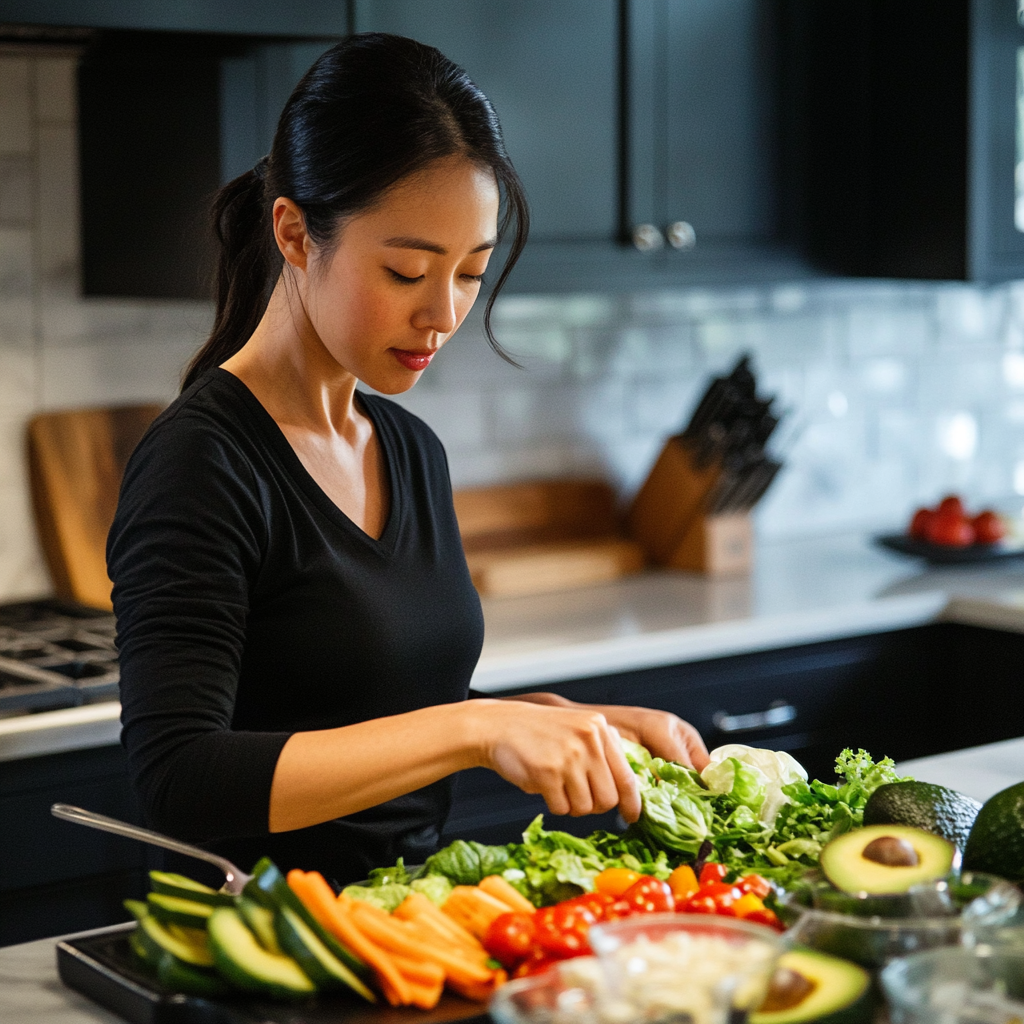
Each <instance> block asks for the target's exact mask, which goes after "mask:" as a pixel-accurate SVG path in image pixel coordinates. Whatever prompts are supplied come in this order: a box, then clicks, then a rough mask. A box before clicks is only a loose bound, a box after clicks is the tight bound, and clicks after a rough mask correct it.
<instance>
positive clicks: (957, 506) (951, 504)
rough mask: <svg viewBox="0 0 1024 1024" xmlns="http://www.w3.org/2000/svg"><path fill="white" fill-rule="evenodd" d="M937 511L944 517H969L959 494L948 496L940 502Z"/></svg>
mask: <svg viewBox="0 0 1024 1024" xmlns="http://www.w3.org/2000/svg"><path fill="white" fill-rule="evenodd" d="M935 511H936V512H939V513H941V514H943V515H947V516H955V517H956V518H957V519H963V518H965V517H966V515H967V513H966V512H965V511H964V503H963V500H962V499H961V497H960V495H958V494H947V495H946V497H944V498H943V499H942V501H940V502H939V505H938V508H937V509H936V510H935Z"/></svg>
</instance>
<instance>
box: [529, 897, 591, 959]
mask: <svg viewBox="0 0 1024 1024" xmlns="http://www.w3.org/2000/svg"><path fill="white" fill-rule="evenodd" d="M533 916H534V919H535V920H536V928H537V944H538V945H539V946H540V947H541V949H543V950H544V952H545V953H547V954H548V956H553V957H559V958H561V959H563V960H565V959H568V958H569V957H573V956H583V955H586V954H587V953H589V952H590V943H589V942H588V941H587V932H589V931H590V926H591V925H592V924H597V915H596V914H595V913H594V912H593V910H591V909H590V907H588V906H587V905H586V904H584V903H577V902H576V901H575V900H566V901H565V902H564V903H556V904H555V905H554V906H553V907H544V908H543V909H541V910H538V911H537V913H536V914H534V915H533Z"/></svg>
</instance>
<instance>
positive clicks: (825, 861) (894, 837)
mask: <svg viewBox="0 0 1024 1024" xmlns="http://www.w3.org/2000/svg"><path fill="white" fill-rule="evenodd" d="M959 862H960V854H959V851H958V850H957V848H956V847H955V846H954V845H953V844H952V843H951V842H949V841H948V840H946V839H943V838H942V837H941V836H935V835H932V834H931V833H930V832H924V831H922V830H921V829H918V828H907V827H906V826H905V825H869V826H868V827H866V828H859V829H854V831H852V832H846V833H844V834H843V835H841V836H837V837H836V838H835V839H833V840H832V841H831V842H829V843H827V844H826V845H825V848H824V849H823V850H822V851H821V857H820V860H819V863H820V866H821V870H822V873H823V874H824V875H825V877H826V878H827V879H828V880H829V881H830V882H831V883H832V884H833V885H834V886H835V887H836V888H837V889H841V890H842V891H843V892H847V893H861V892H864V893H870V894H872V895H883V894H890V893H903V892H907V891H908V890H909V889H910V888H911V886H914V885H920V884H922V883H924V882H934V881H937V880H938V879H940V878H945V876H946V875H948V874H949V872H950V871H952V870H953V869H954V868H955V867H958V866H959Z"/></svg>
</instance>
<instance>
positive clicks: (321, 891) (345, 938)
mask: <svg viewBox="0 0 1024 1024" xmlns="http://www.w3.org/2000/svg"><path fill="white" fill-rule="evenodd" d="M288 885H289V886H290V887H291V888H292V890H293V891H294V892H295V894H296V895H297V896H298V897H299V899H300V900H302V902H303V903H304V904H305V905H306V908H307V909H308V910H309V912H310V913H311V914H312V915H313V917H314V918H316V920H317V921H318V922H319V924H320V925H321V927H323V928H326V929H327V930H328V931H329V932H330V933H331V934H332V935H333V936H334V937H335V938H336V939H338V941H339V942H341V943H342V945H344V946H346V947H348V948H349V949H350V950H352V952H353V953H355V954H356V956H358V957H361V958H362V959H363V960H365V961H366V962H367V963H368V964H369V965H370V966H371V967H372V968H373V969H374V971H376V972H377V976H378V980H379V981H380V982H381V988H382V990H383V992H384V995H385V997H386V998H387V1000H388V1002H389V1003H391V1004H392V1005H393V1006H395V1005H405V1004H406V1003H408V1001H409V986H408V982H406V980H405V978H403V977H402V974H401V972H400V971H399V970H398V968H397V967H396V966H395V965H394V963H393V962H392V960H391V957H390V955H389V954H388V952H387V951H386V950H384V949H381V948H380V947H379V946H378V945H377V944H376V943H374V942H371V941H369V940H367V938H366V937H365V936H364V934H363V932H362V930H361V929H360V928H359V927H358V926H357V925H355V924H354V922H352V920H351V915H350V913H348V912H346V910H345V908H344V907H341V906H339V905H338V903H337V901H336V900H335V898H334V891H333V890H332V889H331V887H330V886H329V885H328V884H327V880H326V879H325V878H324V876H323V875H321V874H320V872H318V871H310V872H309V873H308V874H303V873H302V872H299V871H289V872H288ZM382 913H383V911H382ZM385 983H386V984H385ZM392 995H394V996H395V997H396V998H398V999H399V1000H401V1002H399V1003H394V1002H393V1001H392Z"/></svg>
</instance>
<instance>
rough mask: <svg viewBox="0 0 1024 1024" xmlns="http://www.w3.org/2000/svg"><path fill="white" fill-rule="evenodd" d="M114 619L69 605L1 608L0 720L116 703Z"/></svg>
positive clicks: (28, 603)
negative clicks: (58, 709) (93, 704)
mask: <svg viewBox="0 0 1024 1024" xmlns="http://www.w3.org/2000/svg"><path fill="white" fill-rule="evenodd" d="M119 678H120V677H119V673H118V667H117V648H116V647H115V646H114V616H113V615H112V614H111V613H110V612H101V611H97V610H96V609H95V608H86V607H84V606H82V605H75V604H71V603H68V602H65V601H58V600H43V601H23V602H20V603H18V604H0V715H9V714H17V713H19V712H26V711H49V710H52V709H54V708H71V707H77V706H78V705H79V704H91V703H93V702H94V701H100V700H116V698H117V683H118V679H119Z"/></svg>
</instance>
